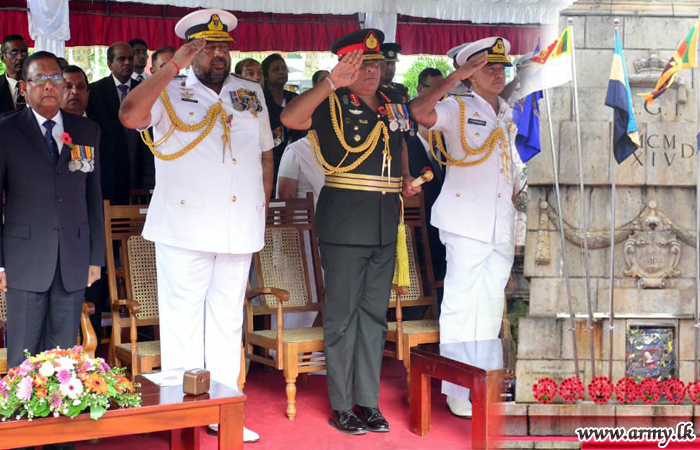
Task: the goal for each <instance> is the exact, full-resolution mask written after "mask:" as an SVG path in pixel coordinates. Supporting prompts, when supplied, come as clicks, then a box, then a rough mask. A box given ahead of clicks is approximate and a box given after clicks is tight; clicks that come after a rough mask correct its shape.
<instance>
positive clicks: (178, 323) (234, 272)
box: [156, 243, 252, 391]
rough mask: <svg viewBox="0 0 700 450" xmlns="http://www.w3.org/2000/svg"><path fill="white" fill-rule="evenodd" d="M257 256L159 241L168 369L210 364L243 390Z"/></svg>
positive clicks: (215, 376)
mask: <svg viewBox="0 0 700 450" xmlns="http://www.w3.org/2000/svg"><path fill="white" fill-rule="evenodd" d="M251 256H252V254H251V253H247V254H229V253H210V252H200V251H196V250H186V249H183V248H179V247H174V246H171V245H166V244H159V243H156V266H157V269H158V308H159V309H160V353H161V366H162V369H163V370H169V369H176V368H184V369H192V368H204V369H207V370H208V371H209V372H210V373H211V378H212V379H213V380H216V381H217V382H219V383H221V384H223V385H225V386H227V387H229V388H231V389H233V390H236V391H237V390H238V386H237V381H238V375H239V372H240V369H241V331H242V329H243V298H244V296H245V290H246V283H247V281H248V272H249V270H250V261H251Z"/></svg>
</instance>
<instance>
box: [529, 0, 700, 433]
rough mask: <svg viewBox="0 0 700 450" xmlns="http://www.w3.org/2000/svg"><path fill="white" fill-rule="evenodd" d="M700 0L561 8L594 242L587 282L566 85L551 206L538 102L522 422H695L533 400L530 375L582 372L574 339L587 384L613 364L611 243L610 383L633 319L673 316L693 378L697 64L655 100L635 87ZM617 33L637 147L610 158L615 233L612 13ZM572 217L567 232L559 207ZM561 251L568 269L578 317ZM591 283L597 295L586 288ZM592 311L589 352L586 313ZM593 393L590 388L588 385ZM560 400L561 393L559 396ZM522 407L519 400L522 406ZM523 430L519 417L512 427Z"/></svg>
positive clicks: (674, 412) (669, 319)
mask: <svg viewBox="0 0 700 450" xmlns="http://www.w3.org/2000/svg"><path fill="white" fill-rule="evenodd" d="M698 6H700V2H698V1H685V2H684V1H681V2H678V1H675V2H671V1H655V2H648V1H632V0H629V1H612V2H611V1H607V2H604V4H603V2H599V1H593V0H590V1H579V2H576V3H575V4H574V5H573V6H572V7H571V8H570V9H569V10H566V11H564V12H562V15H561V20H560V24H559V25H560V27H559V29H560V30H561V29H563V28H564V27H566V26H567V18H569V17H571V18H573V26H574V37H575V52H576V53H575V55H576V61H577V77H578V86H579V89H578V95H579V105H580V118H581V132H582V135H581V138H582V152H583V167H584V180H585V185H586V187H585V192H584V198H583V201H585V206H586V210H587V221H588V224H589V234H588V238H589V246H590V254H589V259H590V263H591V264H590V272H589V273H590V281H589V283H588V286H587V285H586V284H587V282H586V278H585V270H584V263H583V261H584V259H583V256H582V255H583V249H582V241H581V238H582V236H583V233H582V230H581V227H582V220H581V212H580V202H581V201H582V199H581V196H580V193H579V187H578V181H579V178H578V162H577V154H576V123H575V116H574V115H573V112H572V104H573V101H572V88H571V86H570V85H565V86H561V87H558V88H555V89H552V90H551V91H550V99H551V103H552V111H551V115H552V124H553V134H554V141H555V148H554V151H556V152H557V155H558V161H559V165H558V167H557V168H556V170H557V171H558V172H559V179H560V182H561V194H562V199H561V200H562V211H557V210H556V200H555V197H554V189H553V185H552V183H553V175H552V173H553V170H552V163H551V155H552V151H553V149H552V146H551V145H550V142H549V129H548V121H547V118H546V116H545V113H544V112H543V114H542V119H541V125H542V145H543V151H542V153H541V154H540V155H539V156H537V157H536V158H534V159H533V160H531V162H530V163H528V186H529V188H528V189H529V196H530V199H529V206H528V223H527V230H528V231H527V238H526V240H527V243H526V255H525V273H524V274H525V276H526V277H527V278H528V279H529V281H530V309H529V316H528V317H527V318H525V319H522V320H521V322H520V331H519V333H520V334H519V345H518V355H517V356H518V359H517V364H516V377H517V388H516V401H517V402H518V403H519V404H522V405H527V411H526V414H527V416H528V422H527V423H528V434H530V435H570V434H571V432H572V430H573V427H575V426H581V424H584V423H585V424H589V422H590V424H591V425H595V426H615V424H617V425H619V426H633V425H635V424H640V425H643V426H663V425H664V424H668V423H672V422H673V424H674V425H675V423H677V422H678V421H681V420H694V417H695V411H694V409H693V408H694V407H693V406H692V405H690V404H685V405H679V406H675V405H674V406H671V405H662V406H646V405H644V404H641V403H640V404H636V405H618V404H615V403H611V404H610V405H608V406H605V407H597V406H596V405H591V404H586V403H581V404H577V405H562V404H559V405H548V406H546V407H545V406H541V405H538V404H536V402H535V400H534V398H533V394H532V384H533V383H534V382H535V381H536V380H537V379H539V378H541V377H544V376H549V377H552V378H554V379H555V380H556V381H558V382H559V381H562V380H563V379H565V378H567V377H569V376H573V375H575V370H574V361H573V341H574V338H575V339H576V343H577V348H578V356H579V360H580V362H579V370H580V373H579V374H578V375H579V376H580V377H581V378H582V381H583V382H584V384H585V385H587V384H588V382H589V381H590V379H591V376H592V375H593V370H594V369H595V372H596V375H605V376H607V375H608V367H609V366H608V358H609V354H610V353H609V352H610V344H609V333H610V323H609V320H608V318H607V317H608V312H609V289H610V280H609V275H610V274H609V270H610V267H609V258H610V242H611V241H614V242H615V243H616V244H615V267H614V298H615V306H614V312H615V314H616V319H615V321H614V322H613V325H614V327H613V330H614V335H613V337H614V340H613V344H612V352H613V363H612V364H613V367H612V373H613V381H617V379H619V378H621V377H624V376H626V368H627V362H626V353H625V344H626V336H625V335H626V330H627V329H628V327H629V326H630V325H631V324H638V323H656V322H662V321H665V323H672V324H673V325H674V326H675V327H676V342H675V344H674V345H675V348H674V351H675V352H676V365H677V371H676V376H678V377H680V378H681V379H682V380H683V381H684V382H686V383H687V382H689V381H692V380H693V378H694V373H693V357H694V347H693V318H692V315H693V311H694V305H695V287H694V276H695V248H694V246H695V232H694V230H695V170H696V167H695V164H696V161H697V158H696V157H695V153H696V150H697V149H696V145H697V144H696V137H695V134H696V132H697V129H698V126H697V121H698V117H697V106H696V100H695V98H696V94H695V89H696V86H695V85H694V79H695V78H696V77H695V74H694V73H693V71H691V70H685V71H683V72H682V73H681V74H680V77H679V79H678V81H677V83H676V85H674V87H673V88H671V89H669V90H668V91H667V92H666V93H665V94H664V95H663V96H662V97H661V98H660V99H658V100H656V101H655V102H654V104H653V106H652V107H651V108H649V109H650V111H651V113H650V112H647V111H646V110H645V108H644V105H643V99H642V98H641V97H639V96H637V95H636V94H639V93H647V92H651V91H653V88H654V86H653V85H654V83H655V82H656V80H657V79H658V75H659V73H660V70H661V69H662V68H663V66H664V65H665V64H666V62H667V61H668V60H669V58H670V57H671V56H672V54H673V53H674V52H675V50H676V47H677V44H678V42H679V41H680V40H681V39H682V38H684V37H685V35H686V34H687V33H688V31H689V30H690V28H691V27H692V25H693V23H694V22H695V21H696V20H697V8H698ZM616 18H617V19H619V21H620V25H619V27H620V35H621V38H622V44H623V48H624V53H625V58H626V67H627V71H628V74H629V77H630V85H631V87H632V97H633V102H634V108H635V112H636V117H637V121H638V123H639V128H640V135H641V141H642V148H640V149H639V150H638V151H637V152H636V153H635V154H634V155H633V156H631V157H630V158H628V159H627V160H626V161H625V162H624V163H622V164H621V165H619V166H616V167H615V169H614V170H615V171H616V173H615V176H616V180H617V195H616V198H617V214H616V218H615V225H616V232H615V233H614V235H611V233H610V225H611V224H610V220H611V219H610V200H611V193H612V189H611V185H610V183H611V173H610V170H611V169H610V159H611V157H612V133H613V110H612V109H611V108H608V107H606V106H605V105H604V103H605V95H606V91H607V85H608V78H609V74H610V67H611V64H612V57H613V32H614V28H613V20H614V19H616ZM559 214H561V215H562V216H563V219H564V221H565V227H564V228H565V232H566V242H565V243H564V245H562V243H561V242H560V238H559V231H558V215H559ZM562 258H566V261H567V262H568V271H569V274H570V276H571V290H572V299H571V303H572V305H573V312H574V313H575V314H578V315H579V318H577V323H576V326H574V327H572V326H571V323H570V322H569V319H567V318H565V317H564V315H565V314H567V313H569V306H568V301H567V295H566V286H565V283H564V278H563V267H562ZM589 294H590V298H588V295H589ZM588 301H590V303H591V308H592V310H593V312H594V316H595V320H594V327H593V333H594V336H593V337H594V339H593V340H594V345H595V352H594V356H595V363H592V362H591V360H590V352H591V349H590V339H589V332H590V330H589V329H588V326H587V324H586V320H585V318H583V317H581V315H583V314H585V313H587V310H588V307H587V303H588ZM586 398H587V395H586ZM559 403H561V402H559ZM520 412H521V413H522V411H520ZM516 428H518V429H520V428H522V427H516Z"/></svg>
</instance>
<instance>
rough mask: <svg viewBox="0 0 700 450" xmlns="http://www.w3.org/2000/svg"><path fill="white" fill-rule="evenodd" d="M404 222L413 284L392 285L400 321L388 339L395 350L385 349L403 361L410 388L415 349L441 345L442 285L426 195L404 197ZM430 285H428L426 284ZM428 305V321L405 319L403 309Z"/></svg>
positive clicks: (393, 304)
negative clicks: (439, 291) (430, 235)
mask: <svg viewBox="0 0 700 450" xmlns="http://www.w3.org/2000/svg"><path fill="white" fill-rule="evenodd" d="M404 223H405V224H406V241H407V242H406V244H407V246H408V262H409V277H410V285H409V286H408V287H398V286H396V285H394V286H392V293H391V300H390V302H389V308H395V310H396V321H395V322H389V324H388V325H389V331H388V332H387V335H386V340H387V342H393V343H394V344H395V350H385V352H384V353H385V354H386V355H390V356H394V357H396V359H398V360H400V361H403V363H404V367H405V368H406V378H407V380H408V382H409V386H410V369H411V358H410V354H411V347H415V346H416V345H420V344H430V343H437V342H440V328H439V324H438V320H437V318H438V308H437V288H438V287H439V286H440V285H441V283H438V282H436V281H435V274H434V272H433V265H432V259H431V257H430V244H429V241H428V229H427V220H426V215H425V203H424V200H423V194H420V195H416V196H414V197H411V198H404ZM417 236H420V239H416V238H417ZM418 240H420V247H421V250H422V251H421V252H419V251H418V247H419V243H418ZM419 255H420V256H422V258H421V257H419ZM421 263H422V264H423V265H424V268H425V273H426V277H425V278H426V280H425V283H424V280H423V278H422V276H421ZM426 283H427V286H425V285H424V284H426ZM426 288H427V289H426ZM426 305H427V306H429V307H430V308H429V309H428V311H427V313H426V315H425V316H424V319H422V320H410V321H404V320H403V315H402V308H406V307H414V306H426Z"/></svg>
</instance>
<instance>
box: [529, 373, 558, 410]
mask: <svg viewBox="0 0 700 450" xmlns="http://www.w3.org/2000/svg"><path fill="white" fill-rule="evenodd" d="M532 391H533V393H534V396H535V399H536V400H537V401H538V402H540V403H542V404H543V405H546V404H547V403H552V400H554V396H555V395H557V382H556V381H554V380H552V379H551V378H549V377H545V378H540V379H539V380H537V383H535V384H533V385H532Z"/></svg>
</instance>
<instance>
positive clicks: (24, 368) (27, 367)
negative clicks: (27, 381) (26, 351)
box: [19, 359, 34, 377]
mask: <svg viewBox="0 0 700 450" xmlns="http://www.w3.org/2000/svg"><path fill="white" fill-rule="evenodd" d="M32 370H34V366H32V363H31V362H29V360H28V359H25V360H24V362H22V364H20V366H19V375H20V376H22V377H23V376H25V375H27V374H28V373H29V372H31V371H32Z"/></svg>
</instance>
